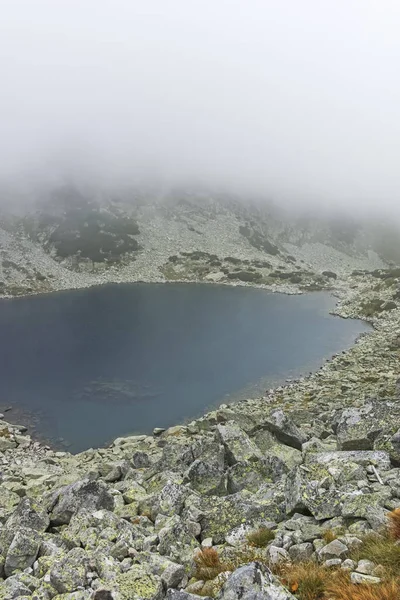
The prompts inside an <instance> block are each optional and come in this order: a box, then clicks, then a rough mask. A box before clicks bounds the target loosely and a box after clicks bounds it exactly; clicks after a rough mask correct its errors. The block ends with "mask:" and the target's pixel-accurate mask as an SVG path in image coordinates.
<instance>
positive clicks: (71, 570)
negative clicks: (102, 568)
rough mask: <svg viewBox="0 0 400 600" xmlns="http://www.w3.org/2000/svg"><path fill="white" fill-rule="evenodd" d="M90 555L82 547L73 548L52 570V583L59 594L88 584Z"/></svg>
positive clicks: (73, 590)
mask: <svg viewBox="0 0 400 600" xmlns="http://www.w3.org/2000/svg"><path fill="white" fill-rule="evenodd" d="M89 565H90V560H89V555H88V554H87V552H86V551H85V550H83V549H82V548H73V549H72V550H71V551H70V552H68V554H66V555H65V556H63V557H62V558H60V560H59V561H57V562H56V563H55V564H54V565H53V567H52V568H51V570H50V583H51V585H52V586H53V587H54V588H55V589H56V590H57V592H58V593H59V594H67V593H70V592H75V591H77V590H79V588H82V587H85V586H86V584H87V573H88V572H89V571H90V566H89Z"/></svg>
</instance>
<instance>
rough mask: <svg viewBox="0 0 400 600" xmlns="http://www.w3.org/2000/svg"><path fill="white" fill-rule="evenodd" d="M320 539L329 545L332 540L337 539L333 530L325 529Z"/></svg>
mask: <svg viewBox="0 0 400 600" xmlns="http://www.w3.org/2000/svg"><path fill="white" fill-rule="evenodd" d="M322 538H323V540H324V541H325V542H326V543H327V544H330V543H331V542H333V540H336V539H337V534H336V533H335V532H334V531H333V529H327V530H326V531H324V534H323V536H322Z"/></svg>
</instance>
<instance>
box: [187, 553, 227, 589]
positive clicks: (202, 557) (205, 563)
mask: <svg viewBox="0 0 400 600" xmlns="http://www.w3.org/2000/svg"><path fill="white" fill-rule="evenodd" d="M194 562H195V565H196V574H195V577H196V579H201V580H203V581H209V580H210V579H214V578H215V577H217V575H219V574H220V573H222V572H223V571H226V568H227V567H226V565H225V564H224V563H223V562H222V561H221V559H220V557H219V554H218V552H217V551H216V550H215V548H203V549H202V550H200V552H199V553H198V554H197V555H196V556H195V557H194Z"/></svg>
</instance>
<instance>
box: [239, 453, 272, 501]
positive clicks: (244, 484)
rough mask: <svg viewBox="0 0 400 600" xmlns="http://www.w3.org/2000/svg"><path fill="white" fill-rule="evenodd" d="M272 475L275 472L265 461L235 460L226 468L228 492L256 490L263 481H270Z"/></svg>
mask: <svg viewBox="0 0 400 600" xmlns="http://www.w3.org/2000/svg"><path fill="white" fill-rule="evenodd" d="M272 477H274V478H275V474H274V472H273V470H272V469H271V468H270V466H269V464H268V462H266V461H262V460H260V461H257V462H237V463H236V464H234V465H233V466H232V467H229V469H228V492H229V494H235V493H236V492H240V491H241V490H248V491H249V492H256V491H257V490H258V489H259V488H260V486H261V485H262V484H263V483H266V482H272Z"/></svg>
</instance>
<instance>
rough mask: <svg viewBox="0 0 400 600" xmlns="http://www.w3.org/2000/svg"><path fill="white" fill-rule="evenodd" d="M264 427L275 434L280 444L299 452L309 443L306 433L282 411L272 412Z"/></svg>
mask: <svg viewBox="0 0 400 600" xmlns="http://www.w3.org/2000/svg"><path fill="white" fill-rule="evenodd" d="M263 427H266V428H267V429H268V430H269V431H271V432H272V433H274V434H275V436H276V437H277V438H278V440H279V441H280V442H282V443H283V444H286V445H287V446H291V447H292V448H296V449H297V450H301V446H302V444H304V443H305V442H306V441H307V436H306V435H305V433H304V432H302V431H301V429H299V428H298V427H297V425H295V423H294V422H293V421H292V420H291V419H290V417H288V416H287V415H286V414H285V413H284V412H283V410H281V409H278V410H275V411H274V412H272V413H271V414H270V415H269V416H268V417H267V419H265V420H264V421H263Z"/></svg>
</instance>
